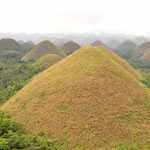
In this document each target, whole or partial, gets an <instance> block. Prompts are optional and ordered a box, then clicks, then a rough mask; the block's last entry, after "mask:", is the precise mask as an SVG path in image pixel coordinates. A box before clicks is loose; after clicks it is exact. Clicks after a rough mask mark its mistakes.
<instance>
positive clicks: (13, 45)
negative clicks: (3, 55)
mask: <svg viewBox="0 0 150 150" xmlns="http://www.w3.org/2000/svg"><path fill="white" fill-rule="evenodd" d="M4 50H16V51H23V50H24V47H23V46H22V45H21V44H19V43H18V42H16V41H15V40H13V39H10V38H8V39H1V40H0V51H4Z"/></svg>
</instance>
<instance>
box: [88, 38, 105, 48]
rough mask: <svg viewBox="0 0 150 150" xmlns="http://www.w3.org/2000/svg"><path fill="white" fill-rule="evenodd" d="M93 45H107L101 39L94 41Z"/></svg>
mask: <svg viewBox="0 0 150 150" xmlns="http://www.w3.org/2000/svg"><path fill="white" fill-rule="evenodd" d="M91 46H104V47H107V46H106V45H105V44H104V43H103V42H101V41H100V40H96V41H94V42H93V43H92V44H91Z"/></svg>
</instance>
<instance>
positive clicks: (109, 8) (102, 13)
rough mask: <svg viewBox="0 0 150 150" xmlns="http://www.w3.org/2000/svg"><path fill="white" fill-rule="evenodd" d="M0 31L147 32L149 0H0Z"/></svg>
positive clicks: (133, 33)
mask: <svg viewBox="0 0 150 150" xmlns="http://www.w3.org/2000/svg"><path fill="white" fill-rule="evenodd" d="M0 2H1V3H0V5H1V9H0V18H1V23H0V32H3V33H4V32H11V33H20V32H26V33H56V32H64V33H70V32H71V33H73V32H75V33H83V32H92V33H123V34H132V35H150V30H149V26H150V20H149V14H150V9H149V5H150V1H149V0H138V1H137V0H132V1H131V0H113V1H111V0H82V1H81V0H76V1H74V0H55V1H54V0H38V1H37V0H13V1H10V0H5V1H3V0H1V1H0Z"/></svg>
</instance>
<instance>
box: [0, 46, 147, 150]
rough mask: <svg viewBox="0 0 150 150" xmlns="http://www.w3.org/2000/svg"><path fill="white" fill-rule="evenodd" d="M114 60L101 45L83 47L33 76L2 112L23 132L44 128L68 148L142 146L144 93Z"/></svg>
mask: <svg viewBox="0 0 150 150" xmlns="http://www.w3.org/2000/svg"><path fill="white" fill-rule="evenodd" d="M106 53H107V55H106ZM110 56H111V57H110ZM114 57H115V55H113V54H112V55H111V52H110V53H108V52H107V50H106V49H104V48H103V47H98V48H94V47H83V48H81V49H79V50H78V51H76V52H75V53H74V54H72V55H70V56H68V57H67V58H65V59H63V60H62V61H60V62H59V63H57V64H55V65H54V66H52V67H50V68H49V69H47V70H45V71H44V72H42V73H41V74H39V75H37V76H36V77H35V78H33V80H32V81H31V82H30V83H29V84H28V85H26V86H25V87H24V88H23V89H22V90H21V91H19V92H18V93H17V94H16V95H15V96H13V97H12V98H11V99H10V100H9V101H8V102H6V103H5V104H4V105H3V106H2V107H1V109H2V110H4V111H6V112H8V113H9V114H10V115H11V116H12V118H13V119H16V120H17V121H19V122H21V123H23V124H25V127H26V129H27V130H28V132H34V133H39V132H40V131H41V130H42V131H43V130H44V131H46V132H47V133H48V136H55V137H57V138H58V139H59V140H60V141H62V142H63V145H64V147H66V148H67V149H76V148H81V149H85V150H96V149H103V150H110V149H113V147H115V146H116V145H118V143H120V142H124V143H125V144H127V145H129V146H132V145H134V146H135V145H137V146H143V145H146V144H147V143H150V117H149V116H150V106H149V105H150V101H149V98H150V97H149V93H148V91H147V90H146V89H144V87H143V86H142V85H141V84H140V83H139V82H138V81H137V80H136V79H135V77H134V76H133V75H132V74H131V73H129V72H128V71H127V70H126V69H125V68H128V66H127V67H125V66H123V65H120V64H119V63H118V61H120V62H121V60H118V58H114ZM115 60H117V61H115ZM121 63H122V62H121ZM122 66H123V67H122ZM128 70H129V69H128Z"/></svg>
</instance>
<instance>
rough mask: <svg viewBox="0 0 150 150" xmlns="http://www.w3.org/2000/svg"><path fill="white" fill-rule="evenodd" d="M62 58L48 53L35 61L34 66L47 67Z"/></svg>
mask: <svg viewBox="0 0 150 150" xmlns="http://www.w3.org/2000/svg"><path fill="white" fill-rule="evenodd" d="M62 59H63V58H62V57H60V56H58V55H55V54H47V55H45V56H43V57H41V58H39V59H38V60H37V61H36V62H35V63H33V64H32V66H35V67H38V68H40V69H47V68H49V67H50V66H52V65H54V64H55V63H56V62H59V61H60V60H62Z"/></svg>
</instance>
